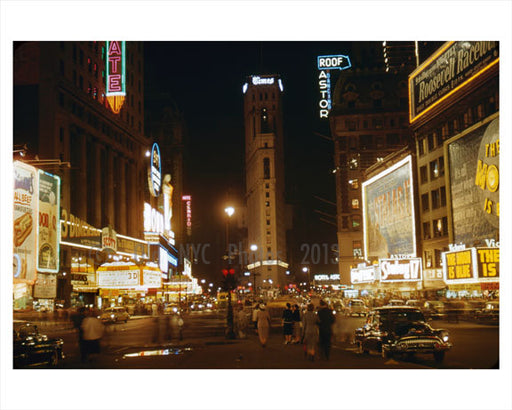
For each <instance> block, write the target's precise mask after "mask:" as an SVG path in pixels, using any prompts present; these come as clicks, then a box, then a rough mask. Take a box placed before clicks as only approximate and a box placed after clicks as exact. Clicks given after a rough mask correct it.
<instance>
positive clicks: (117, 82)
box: [105, 41, 126, 114]
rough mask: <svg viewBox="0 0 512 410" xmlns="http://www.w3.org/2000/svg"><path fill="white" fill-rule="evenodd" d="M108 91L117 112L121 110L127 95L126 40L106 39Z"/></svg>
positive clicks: (112, 105) (113, 107)
mask: <svg viewBox="0 0 512 410" xmlns="http://www.w3.org/2000/svg"><path fill="white" fill-rule="evenodd" d="M105 44H106V52H107V59H106V70H105V71H106V73H105V77H106V93H105V95H106V96H107V100H108V102H109V104H110V107H111V108H112V111H114V112H115V113H116V114H117V113H118V112H119V111H120V110H121V107H122V106H123V103H124V99H125V96H126V71H125V70H126V64H125V57H126V52H125V42H124V41H106V42H105Z"/></svg>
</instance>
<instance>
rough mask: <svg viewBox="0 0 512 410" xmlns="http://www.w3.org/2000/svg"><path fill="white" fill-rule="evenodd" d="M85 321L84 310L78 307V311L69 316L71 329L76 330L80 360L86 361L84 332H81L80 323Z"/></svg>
mask: <svg viewBox="0 0 512 410" xmlns="http://www.w3.org/2000/svg"><path fill="white" fill-rule="evenodd" d="M84 319H85V308H84V307H83V306H80V307H79V308H78V310H77V311H76V312H75V313H73V314H72V315H71V321H72V322H73V327H74V328H75V329H77V330H78V349H79V350H80V360H81V361H82V362H85V361H86V356H87V355H86V352H85V346H84V331H83V330H82V322H83V320H84Z"/></svg>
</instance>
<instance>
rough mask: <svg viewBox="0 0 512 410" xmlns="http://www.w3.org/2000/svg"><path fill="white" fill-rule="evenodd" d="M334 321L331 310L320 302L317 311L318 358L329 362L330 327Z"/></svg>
mask: <svg viewBox="0 0 512 410" xmlns="http://www.w3.org/2000/svg"><path fill="white" fill-rule="evenodd" d="M334 321H335V318H334V314H333V313H332V310H331V309H329V307H328V306H327V303H325V302H324V301H323V300H321V301H320V309H318V331H319V340H318V344H319V347H320V356H321V357H323V358H324V359H325V360H329V356H330V353H331V337H332V325H333V324H334Z"/></svg>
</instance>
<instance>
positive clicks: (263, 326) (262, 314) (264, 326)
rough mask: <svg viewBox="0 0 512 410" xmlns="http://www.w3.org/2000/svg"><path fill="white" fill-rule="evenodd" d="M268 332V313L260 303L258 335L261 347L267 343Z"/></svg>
mask: <svg viewBox="0 0 512 410" xmlns="http://www.w3.org/2000/svg"><path fill="white" fill-rule="evenodd" d="M269 332H270V315H269V314H268V311H267V309H266V307H265V305H264V304H263V303H262V304H260V308H259V310H258V336H259V338H260V343H261V346H262V347H265V346H266V345H267V340H268V334H269Z"/></svg>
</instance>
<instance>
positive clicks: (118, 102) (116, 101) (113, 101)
mask: <svg viewBox="0 0 512 410" xmlns="http://www.w3.org/2000/svg"><path fill="white" fill-rule="evenodd" d="M124 100H125V96H124V95H109V96H108V97H107V101H108V105H110V108H111V110H112V112H113V113H114V114H119V111H121V108H122V107H123V104H124Z"/></svg>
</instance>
